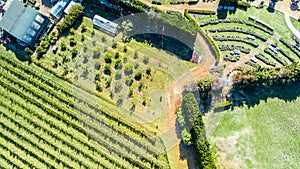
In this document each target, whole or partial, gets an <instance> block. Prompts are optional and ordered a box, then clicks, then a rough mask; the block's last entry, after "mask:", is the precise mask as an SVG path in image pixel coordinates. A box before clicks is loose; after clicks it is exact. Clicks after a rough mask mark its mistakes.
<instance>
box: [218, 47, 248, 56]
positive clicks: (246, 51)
mask: <svg viewBox="0 0 300 169" xmlns="http://www.w3.org/2000/svg"><path fill="white" fill-rule="evenodd" d="M218 47H219V49H220V51H231V50H234V49H238V50H240V51H241V52H242V53H246V54H249V53H250V51H251V49H250V48H246V47H244V46H238V45H218Z"/></svg>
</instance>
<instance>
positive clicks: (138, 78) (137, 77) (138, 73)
mask: <svg viewBox="0 0 300 169" xmlns="http://www.w3.org/2000/svg"><path fill="white" fill-rule="evenodd" d="M142 74H143V72H142V71H141V70H137V71H136V73H135V75H134V79H135V80H137V81H140V80H141V78H142Z"/></svg>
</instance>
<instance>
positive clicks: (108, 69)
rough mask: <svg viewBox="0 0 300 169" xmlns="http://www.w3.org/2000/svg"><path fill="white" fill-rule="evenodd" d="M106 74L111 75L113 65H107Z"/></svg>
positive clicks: (105, 67)
mask: <svg viewBox="0 0 300 169" xmlns="http://www.w3.org/2000/svg"><path fill="white" fill-rule="evenodd" d="M104 73H105V74H107V75H110V74H111V65H110V64H105V66H104Z"/></svg>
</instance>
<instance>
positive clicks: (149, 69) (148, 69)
mask: <svg viewBox="0 0 300 169" xmlns="http://www.w3.org/2000/svg"><path fill="white" fill-rule="evenodd" d="M146 74H147V75H148V76H149V75H151V67H149V66H148V67H147V69H146Z"/></svg>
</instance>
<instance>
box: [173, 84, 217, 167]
mask: <svg viewBox="0 0 300 169" xmlns="http://www.w3.org/2000/svg"><path fill="white" fill-rule="evenodd" d="M199 83H201V82H199ZM203 84H204V86H203V87H202V88H201V90H208V89H209V88H211V86H209V84H211V83H210V82H209V81H203ZM207 84H208V85H207ZM177 117H178V122H179V124H180V126H181V127H182V129H183V130H182V137H183V142H184V144H186V145H193V146H194V148H195V151H196V156H197V160H198V162H199V163H200V165H201V168H205V169H214V168H216V164H215V159H214V157H213V155H212V151H211V149H210V143H209V142H208V140H207V138H206V131H205V125H204V122H203V119H202V114H201V112H200V110H199V106H198V103H197V100H196V98H195V96H194V94H193V93H188V94H186V95H185V96H184V97H183V100H182V106H181V108H180V109H179V110H178V111H177Z"/></svg>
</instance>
